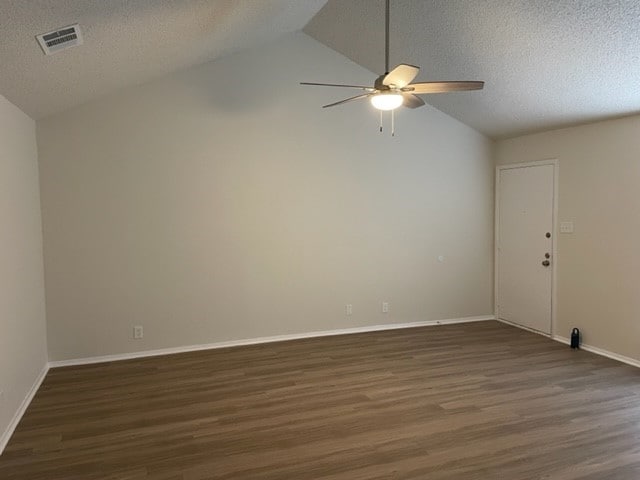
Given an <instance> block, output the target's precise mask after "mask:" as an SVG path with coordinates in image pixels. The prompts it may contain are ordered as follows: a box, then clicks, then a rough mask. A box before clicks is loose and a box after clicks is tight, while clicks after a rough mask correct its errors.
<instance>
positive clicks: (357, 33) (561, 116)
mask: <svg viewBox="0 0 640 480" xmlns="http://www.w3.org/2000/svg"><path fill="white" fill-rule="evenodd" d="M304 31H305V32H306V33H307V34H309V35H311V36H312V37H314V38H315V39H316V40H318V41H320V42H322V43H324V44H325V45H327V46H329V47H331V48H333V49H334V50H337V51H338V52H340V53H342V54H343V55H345V56H347V57H349V58H350V59H352V60H353V61H355V62H356V63H359V64H360V65H362V66H364V67H365V68H367V69H369V70H372V71H374V72H379V73H382V71H383V70H384V1H383V0H329V2H328V3H327V4H326V5H325V6H324V8H323V9H322V10H320V12H319V13H318V14H317V15H316V16H315V17H314V18H313V19H312V20H311V22H310V23H309V24H308V25H307V26H306V27H305V29H304ZM390 37H391V47H390V50H391V54H390V56H391V60H390V63H391V66H392V67H393V66H394V65H396V64H398V63H410V64H414V65H418V66H421V67H422V70H421V73H420V75H419V77H418V79H417V80H420V81H428V80H484V81H485V82H486V86H485V90H484V91H481V92H465V93H453V94H446V95H432V96H425V97H424V98H425V100H426V101H427V102H428V103H430V104H431V105H433V106H435V107H436V108H438V109H440V110H442V111H443V112H445V113H447V114H449V115H451V116H453V117H455V118H457V119H459V120H461V121H462V122H464V123H466V124H468V125H470V126H471V127H473V128H475V129H476V130H478V131H480V132H483V133H485V134H487V135H489V136H491V137H494V138H504V137H509V136H514V135H517V134H521V133H527V132H532V131H538V130H545V129H549V128H555V127H559V126H566V125H572V124H577V123H583V122H589V121H594V120H600V119H604V118H610V117H615V116H623V115H630V114H636V113H640V1H638V0H391V34H390ZM313 81H318V82H335V83H339V82H340V79H339V78H335V76H334V75H332V74H331V72H326V75H324V76H322V77H321V78H315V79H313ZM372 81H373V77H372ZM349 93H351V92H350V91H347V92H345V97H346V96H348V94H349ZM327 99H328V100H331V99H333V97H332V96H330V95H328V96H327ZM342 108H349V105H345V106H343V107H342Z"/></svg>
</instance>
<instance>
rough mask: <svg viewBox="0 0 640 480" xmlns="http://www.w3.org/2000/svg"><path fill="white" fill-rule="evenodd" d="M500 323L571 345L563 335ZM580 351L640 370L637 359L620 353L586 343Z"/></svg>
mask: <svg viewBox="0 0 640 480" xmlns="http://www.w3.org/2000/svg"><path fill="white" fill-rule="evenodd" d="M496 319H497V320H498V321H499V322H501V323H505V324H507V325H511V326H512V327H516V328H520V329H522V330H526V331H528V332H532V333H537V334H538V335H542V336H543V337H547V338H550V339H551V340H555V341H556V342H560V343H564V344H566V345H571V340H570V339H569V338H567V337H563V336H562V335H548V334H546V333H543V332H539V331H537V330H533V329H531V328H527V327H524V326H522V325H518V324H517V323H513V322H509V321H507V320H502V319H500V318H496ZM580 349H582V350H584V351H585V352H591V353H595V354H596V355H600V356H602V357H607V358H610V359H612V360H617V361H618V362H622V363H626V364H627V365H631V366H634V367H638V368H640V360H636V359H635V358H631V357H625V356H624V355H620V354H618V353H614V352H610V351H609V350H605V349H604V348H598V347H594V346H593V345H588V344H586V343H581V344H580Z"/></svg>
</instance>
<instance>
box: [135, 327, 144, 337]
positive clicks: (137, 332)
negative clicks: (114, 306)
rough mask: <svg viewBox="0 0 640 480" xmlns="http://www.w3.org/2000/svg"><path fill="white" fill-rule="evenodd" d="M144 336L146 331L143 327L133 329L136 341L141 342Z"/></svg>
mask: <svg viewBox="0 0 640 480" xmlns="http://www.w3.org/2000/svg"><path fill="white" fill-rule="evenodd" d="M143 336H144V330H143V329H142V325H136V326H135V327H133V338H134V339H135V340H140V339H141V338H142V337H143Z"/></svg>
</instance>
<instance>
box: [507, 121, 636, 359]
mask: <svg viewBox="0 0 640 480" xmlns="http://www.w3.org/2000/svg"><path fill="white" fill-rule="evenodd" d="M547 158H557V159H558V160H559V170H560V171H559V203H558V207H559V212H558V216H559V221H572V222H574V228H575V232H574V233H573V234H560V235H559V237H558V258H557V259H556V261H557V269H558V285H557V292H558V293H557V322H556V333H557V334H559V335H562V336H565V337H568V336H569V334H570V329H571V328H572V327H574V326H577V327H579V328H580V329H581V330H582V333H583V339H584V342H585V343H587V344H590V345H593V346H595V347H599V348H602V349H605V350H609V351H611V352H614V353H618V354H621V355H625V356H628V357H632V358H634V359H638V360H640V343H639V342H638V338H640V321H639V320H640V295H638V286H639V285H640V255H638V246H639V245H640V116H635V117H628V118H624V119H619V120H611V121H607V122H600V123H594V124H591V125H584V126H579V127H574V128H566V129H561V130H554V131H550V132H545V133H540V134H535V135H527V136H523V137H518V138H513V139H510V140H504V141H501V142H498V143H497V145H496V159H497V163H498V164H505V163H516V162H528V161H533V160H541V159H547Z"/></svg>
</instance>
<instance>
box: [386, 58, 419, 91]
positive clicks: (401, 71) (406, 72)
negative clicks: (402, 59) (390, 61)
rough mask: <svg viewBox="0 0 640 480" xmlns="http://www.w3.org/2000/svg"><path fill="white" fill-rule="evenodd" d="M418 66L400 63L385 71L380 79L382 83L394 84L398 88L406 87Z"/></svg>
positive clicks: (416, 72)
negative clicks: (382, 78) (387, 71)
mask: <svg viewBox="0 0 640 480" xmlns="http://www.w3.org/2000/svg"><path fill="white" fill-rule="evenodd" d="M419 71H420V68H418V67H414V66H413V65H407V64H405V63H401V64H400V65H398V66H397V67H396V68H394V69H393V70H391V71H390V72H389V73H387V74H386V75H385V77H384V80H382V83H383V85H394V86H396V87H398V88H402V87H406V86H407V85H409V84H410V83H411V80H413V79H414V78H416V76H417V75H418V72H419Z"/></svg>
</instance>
